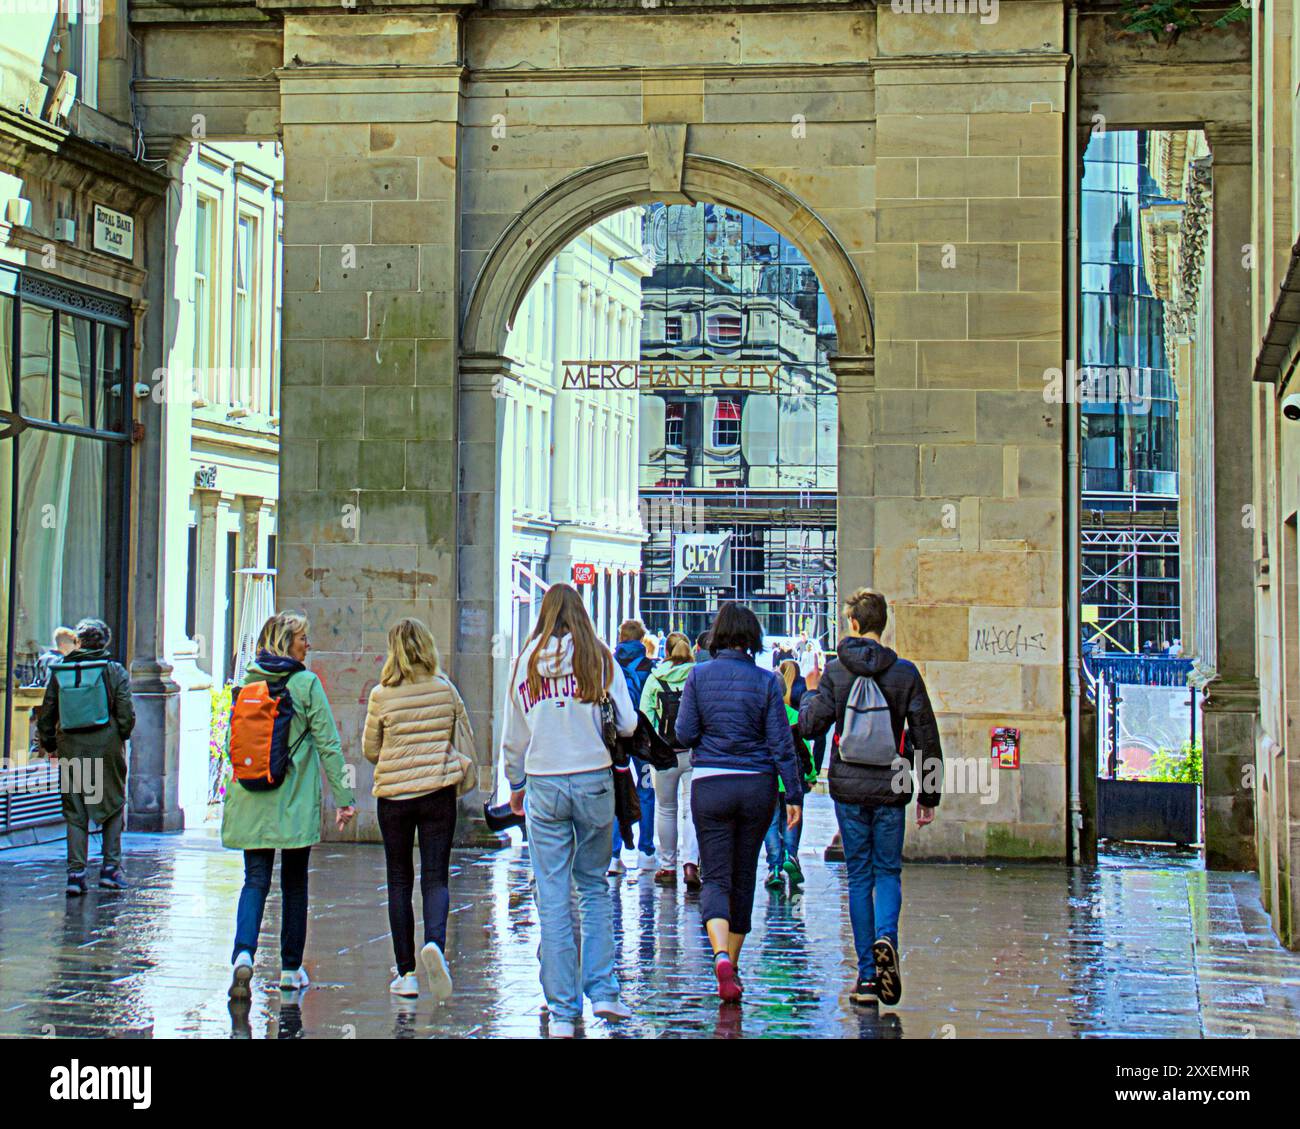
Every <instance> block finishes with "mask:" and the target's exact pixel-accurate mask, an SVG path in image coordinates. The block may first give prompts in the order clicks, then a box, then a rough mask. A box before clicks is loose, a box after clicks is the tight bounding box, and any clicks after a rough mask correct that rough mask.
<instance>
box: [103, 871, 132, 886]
mask: <svg viewBox="0 0 1300 1129" xmlns="http://www.w3.org/2000/svg"><path fill="white" fill-rule="evenodd" d="M130 887H131V883H129V882H128V881H127V880H126V875H125V874H123V873H122V868H121V867H120V866H108V867H105V868H104V869H103V870H101V871H100V872H99V888H100V889H101V890H128V889H130Z"/></svg>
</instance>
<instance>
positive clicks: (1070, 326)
mask: <svg viewBox="0 0 1300 1129" xmlns="http://www.w3.org/2000/svg"><path fill="white" fill-rule="evenodd" d="M1066 26H1067V33H1066V34H1067V43H1066V51H1067V53H1068V55H1069V56H1070V74H1069V78H1068V79H1067V84H1066V114H1065V117H1066V123H1065V128H1066V139H1065V152H1066V170H1065V173H1066V200H1067V219H1066V223H1067V236H1066V306H1065V325H1066V331H1065V332H1066V338H1065V340H1066V359H1067V361H1068V360H1071V359H1072V360H1073V361H1074V362H1075V364H1078V359H1079V312H1078V311H1079V183H1078V167H1079V129H1078V126H1079V78H1078V75H1079V70H1078V57H1079V11H1078V6H1077V4H1074V5H1071V7H1070V11H1069V18H1068V21H1067V25H1066ZM1070 375H1071V374H1070V373H1069V370H1068V369H1067V372H1066V376H1067V378H1068V377H1069V376H1070ZM1066 384H1067V389H1068V387H1069V381H1068V379H1067V382H1066ZM1076 399H1077V397H1075V396H1073V395H1067V396H1066V402H1065V420H1066V425H1065V426H1066V435H1067V436H1068V443H1067V451H1068V456H1067V462H1066V499H1067V500H1066V511H1067V514H1068V519H1067V521H1066V529H1067V532H1066V536H1067V537H1068V538H1069V540H1068V542H1067V545H1066V560H1067V567H1066V593H1067V595H1066V617H1065V621H1066V656H1067V658H1066V665H1067V670H1068V672H1069V679H1070V724H1069V757H1070V759H1069V778H1070V815H1069V819H1070V837H1069V843H1070V861H1071V862H1073V863H1077V862H1078V861H1079V853H1080V846H1081V843H1080V837H1081V832H1082V829H1083V803H1082V799H1081V790H1080V786H1079V708H1080V706H1081V704H1082V686H1081V681H1080V657H1079V647H1080V624H1079V604H1080V574H1081V571H1082V570H1081V568H1080V564H1081V560H1080V546H1079V512H1080V497H1079V488H1080V463H1079V405H1078V403H1076Z"/></svg>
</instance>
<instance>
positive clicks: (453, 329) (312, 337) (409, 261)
mask: <svg viewBox="0 0 1300 1129" xmlns="http://www.w3.org/2000/svg"><path fill="white" fill-rule="evenodd" d="M283 51H284V66H283V67H282V68H281V69H280V70H279V71H278V72H277V73H278V77H279V81H280V99H281V115H280V116H281V122H282V130H283V140H284V162H285V165H284V199H285V237H284V243H285V248H284V310H283V327H284V328H283V353H282V356H283V364H282V378H281V386H282V404H283V410H282V413H281V420H282V423H281V444H280V470H281V473H280V500H279V504H278V521H279V538H278V540H277V555H278V557H279V562H278V563H279V576H278V578H277V579H278V581H279V583H278V584H277V593H276V596H277V602H278V605H279V606H280V607H281V608H285V607H294V608H301V609H302V610H303V611H304V612H305V613H306V614H307V615H308V616H309V617H310V619H311V621H312V654H311V668H312V671H313V672H314V673H315V674H317V675H318V676H319V677H320V679H321V681H322V683H323V685H324V687H325V691H326V694H327V695H328V697H329V701H330V706H331V708H332V709H333V711H334V717H335V720H336V721H337V723H338V727H339V732H340V736H341V738H342V744H343V754H344V757H345V758H346V760H347V762H348V768H349V772H350V774H351V775H352V777H353V780H354V790H355V792H356V794H357V805H358V815H357V819H356V821H355V822H354V823H353V824H352V825H351V826H350V827H349V828H348V829H347V830H346V831H345V832H344V836H345V837H347V838H356V839H361V840H367V841H377V840H378V838H379V833H378V827H377V824H376V819H375V810H374V800H373V799H372V797H371V796H370V782H371V779H372V770H371V767H370V765H369V763H368V762H366V761H365V759H364V758H363V757H362V755H361V748H360V746H361V734H362V727H363V725H364V721H365V712H366V702H367V699H368V697H369V693H370V689H371V688H372V687H373V686H374V685H375V683H376V682H377V680H378V677H379V670H380V667H381V665H382V663H383V658H384V652H385V647H386V640H387V632H388V628H389V627H390V626H391V624H392V623H393V622H394V621H395V620H397V619H400V618H402V617H404V616H416V617H419V618H420V619H422V620H424V621H425V622H426V623H427V624H428V625H429V627H430V628H431V629H432V631H433V633H434V636H435V637H436V638H437V639H438V641H439V642H440V643H441V645H442V649H443V654H444V656H446V657H447V659H448V664H447V665H448V668H449V673H451V675H452V676H453V677H454V678H455V679H456V681H457V683H458V684H459V685H461V686H463V687H465V688H467V689H468V688H471V687H474V686H475V685H476V683H477V682H478V680H479V678H480V677H486V675H485V673H484V671H483V670H480V669H476V668H475V667H474V666H473V664H471V663H470V662H469V660H468V656H467V655H464V654H462V653H461V651H460V649H459V648H458V647H457V646H456V645H455V643H454V642H453V640H456V639H458V638H461V637H463V636H466V635H472V636H473V638H474V641H475V653H476V654H479V653H481V654H482V655H483V656H487V655H488V654H490V649H489V641H490V639H491V636H492V624H491V619H490V615H491V613H490V610H489V611H487V612H486V613H484V614H483V618H482V619H481V621H480V620H477V619H476V618H475V615H476V613H477V612H478V611H479V610H480V609H481V608H482V604H481V602H479V601H477V600H476V599H475V598H474V597H471V598H470V599H467V600H465V601H464V603H462V604H461V605H460V606H459V607H458V606H457V595H458V592H457V559H456V543H457V532H458V529H460V528H465V527H468V528H470V529H473V528H474V526H475V525H476V524H477V523H478V522H479V520H480V514H479V512H477V511H474V510H470V509H467V508H466V507H465V506H464V505H462V506H461V508H460V512H459V513H458V507H457V489H458V487H457V482H456V475H457V453H456V441H457V426H456V357H457V353H458V342H457V309H456V294H457V291H458V286H459V274H460V262H461V259H460V254H459V249H460V240H461V228H460V223H459V217H460V211H461V209H460V201H459V195H458V193H459V181H458V177H457V172H456V169H457V152H458V148H457V146H458V136H459V129H460V126H459V119H460V113H461V94H462V91H461V84H462V76H463V69H462V63H463V60H462V59H461V55H460V39H459V22H458V17H457V16H455V15H446V14H421V15H419V16H418V17H416V16H407V17H403V16H395V15H390V14H387V13H385V14H373V13H371V12H368V11H366V12H343V13H339V12H337V11H336V12H334V13H323V12H318V13H311V14H302V15H296V14H287V15H285V17H284V38H283ZM483 395H484V396H485V397H488V396H490V394H489V393H484V394H483ZM462 499H463V495H462ZM484 518H485V520H487V521H488V522H489V523H490V521H491V517H490V516H488V515H484ZM460 575H461V576H462V577H466V578H468V577H470V576H471V575H472V570H471V569H470V568H468V567H462V568H461V569H460ZM492 581H493V577H492V576H491V575H489V576H488V577H487V578H485V582H486V583H489V584H490V583H492ZM488 607H489V609H490V605H488ZM457 613H459V620H460V624H459V627H458V626H457ZM467 625H468V629H467ZM482 665H483V667H487V666H488V665H490V664H488V662H487V660H486V657H484V659H483V663H482ZM480 705H481V704H480ZM474 721H475V723H476V728H477V732H478V739H479V741H480V742H481V743H484V742H485V741H486V738H485V736H484V724H483V722H484V718H483V717H482V716H477V715H476V716H475V718H474ZM484 747H486V746H485V745H484ZM322 832H323V834H324V835H325V836H326V837H327V838H337V837H338V836H337V833H336V832H335V830H334V824H333V821H332V820H330V819H329V818H328V805H327V810H326V812H325V820H324V824H323V827H322Z"/></svg>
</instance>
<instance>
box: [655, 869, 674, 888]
mask: <svg viewBox="0 0 1300 1129" xmlns="http://www.w3.org/2000/svg"><path fill="white" fill-rule="evenodd" d="M655 885H656V886H676V885H677V871H675V870H657V871H655Z"/></svg>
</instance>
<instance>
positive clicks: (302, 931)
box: [221, 612, 356, 1000]
mask: <svg viewBox="0 0 1300 1129" xmlns="http://www.w3.org/2000/svg"><path fill="white" fill-rule="evenodd" d="M309 627H310V624H309V623H308V621H307V617H306V616H304V615H303V614H302V613H301V612H281V613H280V614H279V615H274V616H272V617H271V618H270V619H268V620H267V621H266V624H265V625H264V626H263V628H262V633H261V635H259V636H258V639H257V658H256V660H255V661H254V662H252V663H250V664H249V666H248V670H247V672H246V673H245V674H244V685H245V686H247V685H248V684H249V683H251V682H277V681H280V680H282V679H283V680H286V685H287V688H288V691H289V696H290V698H292V699H293V723H292V725H291V726H290V727H289V747H290V748H291V749H294V753H293V759H292V761H291V763H290V765H289V770H288V772H287V773H286V774H285V777H284V782H283V783H282V784H281V785H280V786H279V787H278V788H273V789H271V790H269V791H265V792H252V791H249V790H248V789H247V788H245V787H243V785H242V784H240V783H239V782H238V781H235V780H231V781H230V782H229V783H228V785H227V787H226V803H225V810H224V811H223V812H222V816H221V842H222V845H223V846H226V847H230V848H232V849H234V850H240V851H243V852H244V888H243V889H242V890H241V891H240V894H239V910H238V913H237V917H236V925H235V947H234V954H233V956H232V958H231V962H232V965H233V968H232V973H231V983H230V998H231V999H232V1000H242V999H248V998H249V996H250V995H251V994H252V993H251V989H250V983H251V981H252V979H253V957H254V955H255V954H256V952H257V936H258V933H260V932H261V928H262V911H263V910H264V909H265V908H266V896H267V893H268V892H269V891H270V888H271V870H272V868H273V867H274V865H275V852H276V850H277V849H278V850H279V851H280V886H281V889H282V892H283V896H284V906H283V910H282V911H281V914H280V968H281V972H280V990H281V991H282V992H295V991H298V990H299V989H300V988H306V987H307V985H308V984H309V983H310V982H311V981H310V978H309V977H308V976H307V970H306V969H305V968H303V966H302V952H303V948H304V946H305V945H306V941H307V864H308V858H309V856H310V855H311V849H312V847H313V846H314V845H315V844H316V843H319V842H320V828H321V780H320V777H321V768H322V767H324V769H325V776H326V778H327V779H328V780H329V785H330V791H331V792H332V793H333V796H334V802H335V803H336V804H337V805H338V810H337V812H336V813H335V821H336V825H337V827H338V829H339V830H340V831H342V830H343V828H344V827H346V826H347V824H348V821H349V820H351V819H352V817H353V816H354V815H356V808H355V807H354V806H353V805H354V803H355V797H354V796H353V793H352V789H351V788H350V787H349V786H348V782H347V765H346V764H345V762H344V760H343V749H342V745H341V744H340V742H339V731H338V728H337V726H335V724H334V715H333V714H332V713H331V712H330V704H329V702H328V701H327V700H326V698H325V688H324V687H323V686H321V683H320V679H319V678H317V677H316V675H314V674H312V672H311V671H309V670H308V669H307V668H306V667H305V666H304V665H303V662H304V660H305V659H306V658H307V652H308V650H310V648H311V644H310V643H309V642H308V639H307V633H308V630H309Z"/></svg>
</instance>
